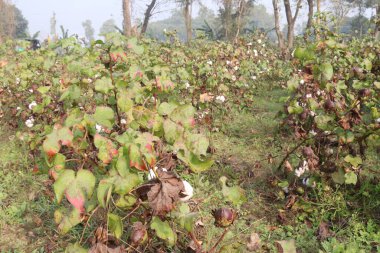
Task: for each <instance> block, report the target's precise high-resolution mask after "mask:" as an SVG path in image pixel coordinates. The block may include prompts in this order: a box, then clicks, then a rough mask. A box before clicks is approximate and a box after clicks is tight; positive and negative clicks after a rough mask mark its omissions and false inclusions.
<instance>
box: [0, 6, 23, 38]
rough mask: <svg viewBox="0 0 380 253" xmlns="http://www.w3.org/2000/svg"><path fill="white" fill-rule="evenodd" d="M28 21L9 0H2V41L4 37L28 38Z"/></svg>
mask: <svg viewBox="0 0 380 253" xmlns="http://www.w3.org/2000/svg"><path fill="white" fill-rule="evenodd" d="M27 36H28V21H27V20H26V19H25V18H24V16H23V15H22V12H21V11H20V10H19V9H18V8H17V7H16V6H15V5H13V4H11V3H10V2H8V1H5V0H0V42H1V41H2V39H3V38H26V37H27Z"/></svg>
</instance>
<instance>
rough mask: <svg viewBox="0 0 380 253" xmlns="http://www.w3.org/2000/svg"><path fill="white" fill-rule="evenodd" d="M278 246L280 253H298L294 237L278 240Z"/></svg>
mask: <svg viewBox="0 0 380 253" xmlns="http://www.w3.org/2000/svg"><path fill="white" fill-rule="evenodd" d="M276 247H277V250H278V252H279V253H297V249H296V241H295V240H294V239H290V240H282V241H276Z"/></svg>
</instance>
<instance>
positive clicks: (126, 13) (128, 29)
mask: <svg viewBox="0 0 380 253" xmlns="http://www.w3.org/2000/svg"><path fill="white" fill-rule="evenodd" d="M123 18H124V21H123V29H124V35H125V36H127V37H130V36H132V21H131V1H130V0H123Z"/></svg>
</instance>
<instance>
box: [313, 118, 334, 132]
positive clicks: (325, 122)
mask: <svg viewBox="0 0 380 253" xmlns="http://www.w3.org/2000/svg"><path fill="white" fill-rule="evenodd" d="M314 119H315V123H317V126H318V128H320V129H322V130H327V129H328V128H329V127H330V125H331V124H330V123H329V122H330V121H332V120H333V118H332V117H330V116H327V115H318V116H316V117H315V118H314Z"/></svg>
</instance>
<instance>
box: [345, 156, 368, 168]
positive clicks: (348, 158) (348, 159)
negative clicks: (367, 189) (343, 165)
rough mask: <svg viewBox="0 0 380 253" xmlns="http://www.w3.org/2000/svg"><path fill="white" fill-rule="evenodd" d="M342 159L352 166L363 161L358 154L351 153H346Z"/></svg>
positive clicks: (356, 165)
mask: <svg viewBox="0 0 380 253" xmlns="http://www.w3.org/2000/svg"><path fill="white" fill-rule="evenodd" d="M344 161H346V162H348V163H350V164H351V165H352V166H354V167H358V166H359V165H360V164H362V163H363V160H362V159H361V158H360V156H355V157H354V156H352V155H347V156H346V157H345V158H344Z"/></svg>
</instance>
